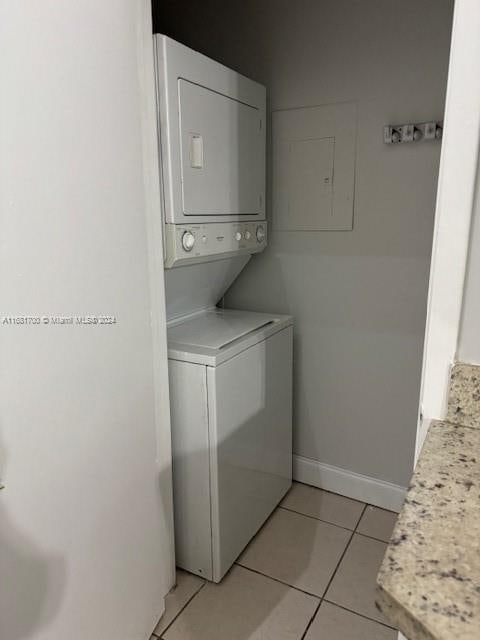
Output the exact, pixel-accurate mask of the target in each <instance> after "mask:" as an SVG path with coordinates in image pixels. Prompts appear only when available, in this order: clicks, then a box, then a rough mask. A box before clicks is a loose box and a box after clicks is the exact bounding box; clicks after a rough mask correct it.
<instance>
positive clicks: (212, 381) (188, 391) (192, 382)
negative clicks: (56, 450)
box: [168, 309, 292, 582]
mask: <svg viewBox="0 0 480 640" xmlns="http://www.w3.org/2000/svg"><path fill="white" fill-rule="evenodd" d="M168 345H169V349H168V356H169V372H170V400H171V409H172V441H173V442H172V444H173V478H174V496H175V500H174V508H175V531H176V535H175V537H176V558H177V565H178V566H180V567H182V568H184V569H186V570H188V571H190V572H192V573H196V574H198V575H200V576H203V577H205V578H207V579H208V580H213V581H215V582H218V581H220V580H221V578H222V577H223V576H224V574H225V573H226V572H227V571H228V569H229V568H230V566H231V565H232V563H233V562H234V561H235V560H236V558H237V557H238V555H239V554H240V553H241V551H242V550H243V548H244V547H245V546H246V545H247V544H248V542H249V541H250V539H251V538H252V536H253V535H255V533H256V532H257V531H258V529H259V528H260V527H261V526H262V524H263V523H264V522H265V520H266V519H267V517H268V516H269V514H270V513H271V512H272V510H273V509H274V508H275V507H276V505H277V504H278V503H279V501H280V500H281V499H282V497H283V496H284V494H285V493H286V492H287V491H288V489H289V488H290V485H291V477H292V406H291V397H292V319H291V318H290V317H288V316H273V315H269V314H263V313H251V312H246V311H232V310H221V309H211V310H206V311H202V312H200V313H198V314H194V315H193V316H191V317H189V318H188V319H187V320H183V321H180V322H174V323H172V324H171V326H170V327H169V329H168Z"/></svg>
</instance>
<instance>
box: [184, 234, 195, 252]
mask: <svg viewBox="0 0 480 640" xmlns="http://www.w3.org/2000/svg"><path fill="white" fill-rule="evenodd" d="M194 244H195V236H194V235H193V233H192V232H191V231H185V233H184V234H183V236H182V247H183V248H184V250H185V251H191V250H192V249H193V245H194Z"/></svg>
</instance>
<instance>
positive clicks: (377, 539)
mask: <svg viewBox="0 0 480 640" xmlns="http://www.w3.org/2000/svg"><path fill="white" fill-rule="evenodd" d="M355 533H356V534H357V536H362V537H363V538H370V540H376V541H377V542H383V544H387V545H388V543H389V542H390V541H389V540H382V538H376V537H375V536H369V535H368V533H361V532H360V531H355Z"/></svg>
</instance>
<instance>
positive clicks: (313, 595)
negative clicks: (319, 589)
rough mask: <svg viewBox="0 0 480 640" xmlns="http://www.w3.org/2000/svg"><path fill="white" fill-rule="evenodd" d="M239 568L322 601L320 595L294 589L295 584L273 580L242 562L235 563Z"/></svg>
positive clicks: (298, 588)
mask: <svg viewBox="0 0 480 640" xmlns="http://www.w3.org/2000/svg"><path fill="white" fill-rule="evenodd" d="M235 564H236V565H237V566H238V567H242V569H246V570H247V571H251V572H252V573H256V574H257V575H259V576H263V577H264V578H268V579H269V580H273V581H274V582H278V583H279V584H283V586H284V587H289V588H290V589H295V591H300V593H304V594H305V595H306V596H310V597H312V598H316V599H317V600H321V598H322V597H321V596H319V595H318V593H312V592H311V591H305V589H300V587H294V586H293V584H289V583H288V582H284V581H283V580H279V579H278V578H273V577H272V576H269V575H268V574H267V573H262V572H261V571H258V570H257V569H252V568H251V567H247V566H246V565H244V564H240V562H235Z"/></svg>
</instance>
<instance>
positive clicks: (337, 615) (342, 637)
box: [305, 602, 397, 640]
mask: <svg viewBox="0 0 480 640" xmlns="http://www.w3.org/2000/svg"><path fill="white" fill-rule="evenodd" d="M396 639H397V632H396V631H394V630H393V629H389V628H388V627H385V626H383V625H382V624H380V623H379V622H373V621H371V620H367V619H366V618H362V617H361V616H358V615H357V614H356V613H352V612H350V611H346V610H345V609H341V608H340V607H337V606H335V605H334V604H329V603H328V602H322V604H321V606H320V609H319V610H318V613H317V615H316V616H315V618H314V620H313V622H312V625H311V627H310V628H309V630H308V633H307V635H306V636H305V640H396Z"/></svg>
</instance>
